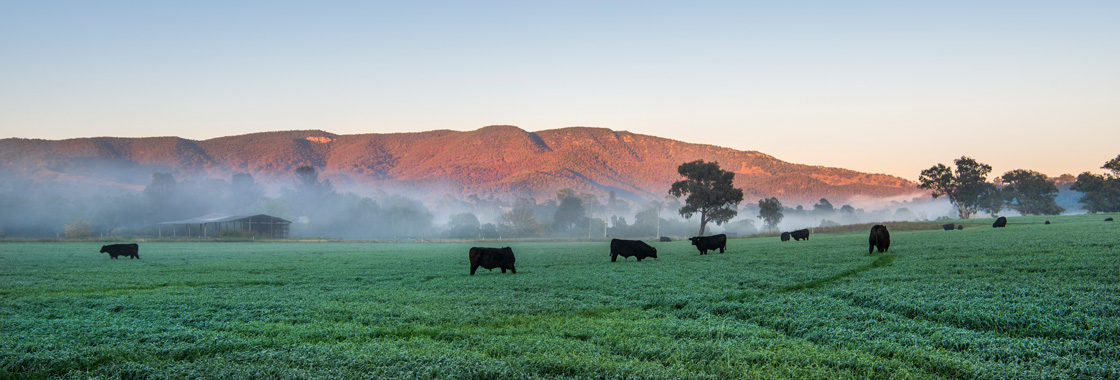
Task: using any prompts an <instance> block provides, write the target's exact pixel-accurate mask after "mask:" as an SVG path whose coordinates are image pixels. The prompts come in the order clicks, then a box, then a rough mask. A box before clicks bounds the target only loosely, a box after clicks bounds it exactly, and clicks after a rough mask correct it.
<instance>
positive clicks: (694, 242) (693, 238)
mask: <svg viewBox="0 0 1120 380" xmlns="http://www.w3.org/2000/svg"><path fill="white" fill-rule="evenodd" d="M688 241H691V242H692V245H696V242H698V241H700V237H699V236H697V237H690V238H688Z"/></svg>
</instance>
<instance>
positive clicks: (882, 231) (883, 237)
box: [867, 224, 891, 255]
mask: <svg viewBox="0 0 1120 380" xmlns="http://www.w3.org/2000/svg"><path fill="white" fill-rule="evenodd" d="M867 244H868V247H867V254H868V255H870V254H871V253H872V252H871V251H874V250H875V248H878V249H879V253H883V252H886V251H887V250H888V249H890V248H891V233H890V232H889V231H887V226H884V225H882V224H876V225H874V226H872V227H871V235H870V236H868V237H867Z"/></svg>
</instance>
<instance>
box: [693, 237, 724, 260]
mask: <svg viewBox="0 0 1120 380" xmlns="http://www.w3.org/2000/svg"><path fill="white" fill-rule="evenodd" d="M688 240H689V241H691V242H692V245H695V246H696V250H698V251H700V254H701V255H707V254H708V250H712V251H715V250H716V249H719V253H723V250H724V249H727V235H724V234H719V235H712V236H697V237H690V238H688Z"/></svg>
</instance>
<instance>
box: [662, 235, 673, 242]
mask: <svg viewBox="0 0 1120 380" xmlns="http://www.w3.org/2000/svg"><path fill="white" fill-rule="evenodd" d="M659 240H660V241H661V242H662V243H668V242H671V241H673V239H670V238H669V237H668V236H662V237H661V239H659Z"/></svg>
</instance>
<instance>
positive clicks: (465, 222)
mask: <svg viewBox="0 0 1120 380" xmlns="http://www.w3.org/2000/svg"><path fill="white" fill-rule="evenodd" d="M447 228H448V230H449V231H448V233H449V235H450V236H451V237H452V238H454V239H469V238H477V237H479V234H480V233H481V229H482V224H481V223H479V222H478V216H477V215H475V214H474V213H471V212H464V213H459V214H455V215H452V216H451V220H450V221H449V222H447Z"/></svg>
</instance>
